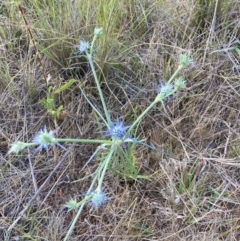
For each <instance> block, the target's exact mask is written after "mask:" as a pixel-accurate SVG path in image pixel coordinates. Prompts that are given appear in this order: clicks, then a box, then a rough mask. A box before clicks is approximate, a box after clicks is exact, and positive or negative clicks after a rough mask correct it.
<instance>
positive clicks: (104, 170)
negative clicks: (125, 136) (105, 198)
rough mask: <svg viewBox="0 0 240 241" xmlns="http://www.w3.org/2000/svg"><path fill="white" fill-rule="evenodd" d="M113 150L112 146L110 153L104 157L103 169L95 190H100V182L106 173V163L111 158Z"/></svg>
mask: <svg viewBox="0 0 240 241" xmlns="http://www.w3.org/2000/svg"><path fill="white" fill-rule="evenodd" d="M113 152H114V148H111V151H110V153H109V154H108V156H107V158H106V159H105V161H104V163H103V166H104V167H103V171H102V173H101V177H100V179H99V181H98V187H97V191H100V190H101V187H102V183H103V179H104V177H105V174H106V171H107V168H108V165H109V162H110V160H111V158H112V155H113Z"/></svg>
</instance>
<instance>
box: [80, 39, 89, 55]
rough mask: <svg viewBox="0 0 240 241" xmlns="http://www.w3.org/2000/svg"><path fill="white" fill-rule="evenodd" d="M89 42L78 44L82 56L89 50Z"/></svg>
mask: <svg viewBox="0 0 240 241" xmlns="http://www.w3.org/2000/svg"><path fill="white" fill-rule="evenodd" d="M89 47H90V46H89V42H87V41H84V40H81V41H80V42H79V44H78V50H79V53H80V54H82V53H84V52H86V51H87V50H88V49H89Z"/></svg>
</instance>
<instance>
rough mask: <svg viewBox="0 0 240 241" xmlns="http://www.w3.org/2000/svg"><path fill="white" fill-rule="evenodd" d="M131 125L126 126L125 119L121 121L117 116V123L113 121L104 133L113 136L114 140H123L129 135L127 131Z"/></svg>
mask: <svg viewBox="0 0 240 241" xmlns="http://www.w3.org/2000/svg"><path fill="white" fill-rule="evenodd" d="M129 127H130V126H124V124H123V121H120V120H119V118H118V117H117V120H116V123H115V124H114V123H112V122H111V124H110V126H109V128H108V130H107V131H104V134H105V135H106V136H111V137H112V139H113V140H114V141H116V140H121V141H122V142H123V141H124V138H125V137H128V135H127V132H126V131H127V129H128V128H129Z"/></svg>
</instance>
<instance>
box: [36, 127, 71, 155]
mask: <svg viewBox="0 0 240 241" xmlns="http://www.w3.org/2000/svg"><path fill="white" fill-rule="evenodd" d="M54 133H55V131H47V128H46V126H45V127H44V129H43V130H40V131H39V132H38V133H37V134H36V136H35V137H34V138H33V143H35V144H36V145H38V148H37V149H36V152H37V151H39V150H41V149H45V150H46V151H47V152H48V146H55V145H58V146H60V147H61V148H63V149H64V150H66V149H65V147H63V146H62V145H60V144H59V143H58V142H57V141H56V139H55V137H54Z"/></svg>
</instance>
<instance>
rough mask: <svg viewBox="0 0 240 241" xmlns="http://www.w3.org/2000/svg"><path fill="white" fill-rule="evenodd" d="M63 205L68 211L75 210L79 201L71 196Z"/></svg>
mask: <svg viewBox="0 0 240 241" xmlns="http://www.w3.org/2000/svg"><path fill="white" fill-rule="evenodd" d="M65 207H67V208H68V211H72V210H77V209H78V207H79V203H78V202H77V200H76V199H72V198H71V199H70V201H68V202H67V204H66V205H65Z"/></svg>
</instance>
